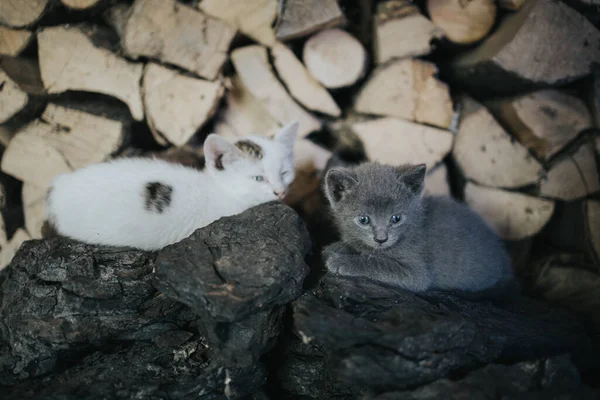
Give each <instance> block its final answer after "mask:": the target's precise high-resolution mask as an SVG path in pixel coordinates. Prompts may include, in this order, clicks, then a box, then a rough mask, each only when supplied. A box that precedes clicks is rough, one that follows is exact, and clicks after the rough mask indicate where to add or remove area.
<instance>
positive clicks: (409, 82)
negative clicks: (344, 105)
mask: <svg viewBox="0 0 600 400" xmlns="http://www.w3.org/2000/svg"><path fill="white" fill-rule="evenodd" d="M436 74H437V67H436V66H435V64H432V63H429V62H425V61H421V60H414V59H406V60H399V61H394V62H392V63H388V64H386V65H385V66H381V67H379V68H377V69H376V70H375V72H374V73H373V75H372V77H371V78H370V79H369V81H368V82H367V83H366V84H365V85H364V86H363V88H362V90H361V92H360V94H359V95H358V97H357V99H356V103H355V105H354V109H355V110H356V111H358V112H362V113H366V114H375V115H385V116H391V117H399V118H404V119H408V120H411V121H416V122H423V123H426V124H429V125H434V126H439V127H441V128H448V127H449V126H450V124H451V123H452V117H453V109H452V99H451V98H450V90H449V88H448V85H446V84H445V83H444V82H441V81H439V80H438V79H436V78H435V75H436Z"/></svg>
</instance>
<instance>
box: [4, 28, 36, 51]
mask: <svg viewBox="0 0 600 400" xmlns="http://www.w3.org/2000/svg"><path fill="white" fill-rule="evenodd" d="M32 39H33V33H32V32H31V31H27V30H23V29H11V28H7V27H5V26H0V55H4V56H11V57H16V56H18V55H19V54H21V52H22V51H23V50H25V48H26V47H27V46H28V45H29V43H31V40H32Z"/></svg>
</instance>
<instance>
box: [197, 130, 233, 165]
mask: <svg viewBox="0 0 600 400" xmlns="http://www.w3.org/2000/svg"><path fill="white" fill-rule="evenodd" d="M204 157H205V158H206V164H207V165H208V166H209V168H215V169H217V170H219V171H221V170H223V169H225V168H227V166H228V165H231V163H233V162H234V161H235V160H237V159H239V158H241V157H242V154H241V152H240V151H239V150H238V148H237V147H235V146H234V145H233V144H231V143H230V142H229V141H228V140H227V139H225V138H223V137H221V136H219V135H217V134H216V133H211V134H210V135H208V136H207V137H206V140H205V141H204Z"/></svg>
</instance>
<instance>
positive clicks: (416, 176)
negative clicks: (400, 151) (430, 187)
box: [400, 164, 427, 196]
mask: <svg viewBox="0 0 600 400" xmlns="http://www.w3.org/2000/svg"><path fill="white" fill-rule="evenodd" d="M426 172H427V166H426V165H425V164H418V165H413V166H411V167H409V168H408V169H406V170H404V171H403V172H402V174H401V175H400V180H401V181H402V182H403V183H404V184H405V185H406V186H407V187H408V188H409V189H410V191H411V192H413V193H414V194H416V195H419V196H422V195H423V189H424V188H425V173H426Z"/></svg>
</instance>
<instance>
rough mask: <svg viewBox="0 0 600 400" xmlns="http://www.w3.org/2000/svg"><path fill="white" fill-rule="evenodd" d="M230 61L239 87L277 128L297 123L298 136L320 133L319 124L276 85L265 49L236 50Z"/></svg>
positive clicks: (254, 46)
mask: <svg viewBox="0 0 600 400" xmlns="http://www.w3.org/2000/svg"><path fill="white" fill-rule="evenodd" d="M231 61H232V62H233V65H234V66H235V69H236V71H237V73H238V76H239V77H240V81H241V82H242V83H243V85H244V86H245V87H246V88H247V90H248V91H249V92H250V93H251V94H252V95H253V96H254V97H256V98H257V99H258V100H259V101H260V102H261V103H262V104H263V106H264V108H265V109H266V110H267V111H268V112H269V114H270V115H271V116H272V117H273V118H274V119H275V120H276V121H277V122H278V123H279V124H280V125H286V124H288V123H289V122H290V121H292V120H297V121H298V122H299V123H300V126H299V128H298V135H299V136H306V135H308V134H309V133H310V132H313V131H316V130H318V129H320V127H321V123H320V122H319V120H317V119H316V118H315V117H313V116H312V115H311V114H309V113H307V112H306V111H304V109H303V108H302V107H300V106H299V105H298V104H297V103H296V102H295V101H294V100H293V99H292V98H291V97H290V95H289V94H288V93H287V92H286V90H285V88H284V87H283V85H282V84H281V83H280V82H279V80H278V79H277V77H276V76H275V74H274V73H273V70H272V69H271V65H270V63H269V60H268V58H267V49H266V48H265V47H263V46H259V45H252V46H246V47H241V48H238V49H236V50H234V51H233V52H232V53H231Z"/></svg>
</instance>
